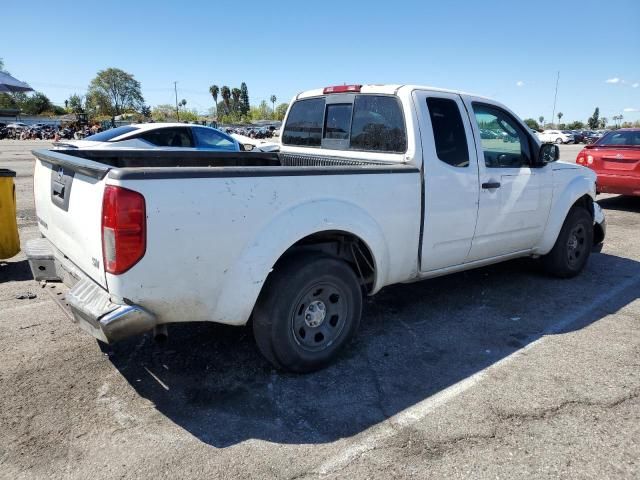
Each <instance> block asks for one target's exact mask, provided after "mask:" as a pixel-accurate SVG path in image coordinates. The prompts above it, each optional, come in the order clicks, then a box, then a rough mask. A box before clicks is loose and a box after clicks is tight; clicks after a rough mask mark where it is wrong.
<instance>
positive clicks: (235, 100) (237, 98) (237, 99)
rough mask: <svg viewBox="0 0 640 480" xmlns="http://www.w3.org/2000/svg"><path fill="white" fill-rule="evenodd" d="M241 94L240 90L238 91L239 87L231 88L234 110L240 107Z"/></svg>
mask: <svg viewBox="0 0 640 480" xmlns="http://www.w3.org/2000/svg"><path fill="white" fill-rule="evenodd" d="M241 94H242V92H241V91H240V89H239V88H232V89H231V96H232V97H233V109H234V110H239V109H240V95H241Z"/></svg>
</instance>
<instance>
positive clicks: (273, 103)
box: [269, 95, 278, 116]
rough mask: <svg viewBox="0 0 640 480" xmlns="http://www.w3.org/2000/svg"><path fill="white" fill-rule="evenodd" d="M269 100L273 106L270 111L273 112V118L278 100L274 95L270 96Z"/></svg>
mask: <svg viewBox="0 0 640 480" xmlns="http://www.w3.org/2000/svg"><path fill="white" fill-rule="evenodd" d="M269 100H271V105H272V106H273V108H272V109H271V111H272V112H273V116H275V113H276V101H277V100H278V98H277V97H276V96H275V95H271V98H269Z"/></svg>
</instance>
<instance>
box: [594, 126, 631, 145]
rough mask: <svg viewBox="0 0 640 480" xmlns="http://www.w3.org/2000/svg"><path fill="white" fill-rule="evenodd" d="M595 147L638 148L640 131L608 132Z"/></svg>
mask: <svg viewBox="0 0 640 480" xmlns="http://www.w3.org/2000/svg"><path fill="white" fill-rule="evenodd" d="M596 145H627V146H633V147H638V146H640V130H623V131H618V132H609V133H607V134H606V135H605V136H604V137H602V138H601V139H600V140H598V141H597V142H596Z"/></svg>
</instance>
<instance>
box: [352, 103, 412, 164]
mask: <svg viewBox="0 0 640 480" xmlns="http://www.w3.org/2000/svg"><path fill="white" fill-rule="evenodd" d="M351 149H352V150H371V151H376V152H399V153H403V152H405V151H406V150H407V134H406V130H405V127H404V117H403V115H402V109H401V108H400V103H399V101H398V99H397V98H395V97H390V96H389V97H387V96H379V95H358V96H357V97H356V99H355V101H354V104H353V121H352V122H351Z"/></svg>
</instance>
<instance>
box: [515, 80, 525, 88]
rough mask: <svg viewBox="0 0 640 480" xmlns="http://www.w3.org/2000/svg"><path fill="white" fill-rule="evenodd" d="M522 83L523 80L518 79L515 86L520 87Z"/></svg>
mask: <svg viewBox="0 0 640 480" xmlns="http://www.w3.org/2000/svg"><path fill="white" fill-rule="evenodd" d="M523 85H524V82H523V81H522V80H518V81H517V82H516V86H517V87H522V86H523Z"/></svg>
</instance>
